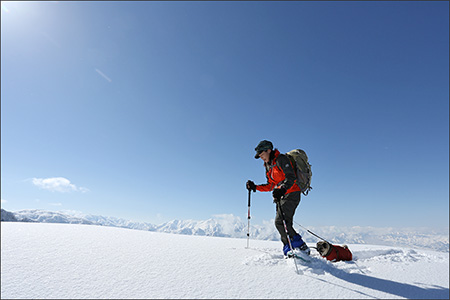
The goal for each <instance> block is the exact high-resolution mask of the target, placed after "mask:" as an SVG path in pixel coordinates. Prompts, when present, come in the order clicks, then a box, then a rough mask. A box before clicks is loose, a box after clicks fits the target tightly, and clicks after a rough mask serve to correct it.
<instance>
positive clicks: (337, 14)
mask: <svg viewBox="0 0 450 300" xmlns="http://www.w3.org/2000/svg"><path fill="white" fill-rule="evenodd" d="M1 22H2V24H1V25H2V26H1V185H2V188H1V198H2V208H4V209H7V210H13V211H14V210H19V209H31V208H40V209H48V210H74V211H81V212H83V213H92V214H101V215H105V216H116V217H122V218H126V219H131V220H136V221H146V222H151V223H161V222H164V221H168V220H172V219H198V220H200V219H207V218H210V217H211V216H213V215H217V214H234V215H236V216H240V217H241V218H242V219H243V220H245V218H246V215H247V190H246V189H245V182H246V181H247V180H248V179H252V180H254V181H255V182H256V183H264V182H265V174H264V169H263V165H262V161H261V160H256V159H254V158H253V156H254V148H255V146H256V145H257V144H258V142H259V141H260V140H263V139H268V140H271V141H272V142H273V143H274V145H275V147H277V148H278V149H279V150H280V151H281V152H287V151H289V150H291V149H294V148H301V149H304V150H305V151H306V152H307V153H308V155H309V158H310V162H311V164H312V168H313V179H312V186H313V190H312V191H311V193H310V194H309V195H308V196H307V197H304V198H303V199H302V202H301V204H300V206H299V208H298V210H297V213H296V217H295V220H296V221H297V222H298V223H300V224H302V225H304V226H307V225H314V226H318V225H336V226H376V227H386V226H393V227H397V226H399V227H419V226H420V227H423V226H426V227H432V228H442V227H448V222H449V84H448V82H449V29H448V28H449V3H448V2H445V1H444V2H433V1H426V2H419V1H409V2H408V1H402V2H389V1H375V2H353V1H349V2H325V1H317V2H314V1H305V2H292V1H287V2H270V1H267V2H266V1H263V2H236V1H230V2H218V1H212V2H153V1H150V2H145V1H137V2H128V1H127V2H119V1H114V2H108V1H104V2H103V1H100V2H81V1H80V2H57V1H52V2H41V3H40V2H28V3H27V2H7V1H6V2H5V1H3V2H2V19H1ZM251 209H252V216H253V219H252V222H255V223H260V222H262V220H270V219H272V218H273V217H274V211H275V209H274V205H273V203H272V199H271V194H270V193H254V194H252V208H251Z"/></svg>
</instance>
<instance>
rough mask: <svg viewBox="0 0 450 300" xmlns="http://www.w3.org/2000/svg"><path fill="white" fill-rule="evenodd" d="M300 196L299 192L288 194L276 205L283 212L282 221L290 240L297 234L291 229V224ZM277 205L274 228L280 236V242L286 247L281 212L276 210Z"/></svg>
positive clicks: (286, 242) (286, 241)
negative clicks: (284, 222)
mask: <svg viewBox="0 0 450 300" xmlns="http://www.w3.org/2000/svg"><path fill="white" fill-rule="evenodd" d="M300 196H301V192H292V193H289V194H287V195H285V196H284V197H283V198H282V199H281V201H280V204H278V205H281V209H282V210H283V213H284V219H285V221H286V227H287V230H288V233H289V236H290V237H291V239H292V238H293V237H294V236H296V235H297V234H298V233H297V232H296V231H295V230H294V228H293V227H292V223H293V220H294V214H295V210H296V209H297V206H298V205H299V203H300ZM278 205H277V215H276V217H275V227H276V228H277V230H278V232H279V233H280V235H281V241H282V242H283V244H284V245H287V244H288V243H289V242H288V239H287V235H286V231H285V229H284V225H283V218H282V216H281V212H280V210H279V208H278Z"/></svg>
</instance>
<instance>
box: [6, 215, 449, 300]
mask: <svg viewBox="0 0 450 300" xmlns="http://www.w3.org/2000/svg"><path fill="white" fill-rule="evenodd" d="M1 230H2V235H1V241H2V244H1V246H2V247H1V297H2V298H8V299H11V298H16V299H17V298H58V299H69V298H70V299H82V298H122V299H125V298H128V299H130V298H133V299H138V298H259V299H261V298H267V299H269V298H270V299H288V298H316V299H317V298H328V299H330V298H357V299H361V298H389V299H392V298H423V299H436V298H442V299H444V298H449V275H448V274H449V254H448V253H443V252H435V251H427V250H414V249H410V248H406V249H403V248H394V247H389V246H372V245H349V247H350V250H352V252H353V255H354V258H355V261H353V262H338V263H331V262H328V261H326V260H324V259H323V258H320V257H319V256H317V252H316V251H315V250H312V254H313V257H312V258H311V259H312V262H311V263H310V264H306V265H302V264H300V263H299V265H298V267H299V269H300V273H301V274H300V275H299V274H296V273H295V267H294V265H293V260H290V259H289V260H286V259H284V258H283V255H282V253H281V243H280V242H273V241H262V240H250V248H249V249H246V248H245V247H246V244H247V241H246V240H245V239H233V238H218V237H206V236H191V235H176V234H167V233H159V232H149V231H139V230H131V229H122V228H114V227H102V226H92V225H73V224H46V223H20V222H18V223H12V222H11V223H10V222H2V224H1ZM310 246H314V245H310Z"/></svg>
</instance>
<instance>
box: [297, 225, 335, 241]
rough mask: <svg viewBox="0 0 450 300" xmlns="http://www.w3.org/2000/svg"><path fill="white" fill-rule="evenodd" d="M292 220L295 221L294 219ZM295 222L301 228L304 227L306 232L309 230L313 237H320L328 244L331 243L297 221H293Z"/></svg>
mask: <svg viewBox="0 0 450 300" xmlns="http://www.w3.org/2000/svg"><path fill="white" fill-rule="evenodd" d="M294 222H295V221H294ZM295 224H297V225H298V226H300V227H301V228H303V229H305V230H306V231H307V232H309V233H310V234H312V235H313V236H315V237H317V238H319V239H321V240H324V241H325V242H327V243H328V244H331V243H330V242H328V241H327V240H326V239H324V238H322V237H320V236H318V235H317V234H315V233H314V232H312V231H311V230H309V229H308V228H306V227H303V226H302V225H300V224H298V223H297V222H295Z"/></svg>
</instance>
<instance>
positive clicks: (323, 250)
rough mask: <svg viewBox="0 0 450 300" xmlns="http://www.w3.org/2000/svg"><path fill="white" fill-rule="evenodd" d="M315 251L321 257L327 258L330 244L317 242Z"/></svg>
mask: <svg viewBox="0 0 450 300" xmlns="http://www.w3.org/2000/svg"><path fill="white" fill-rule="evenodd" d="M317 251H318V252H319V253H320V255H321V256H322V257H327V256H328V255H330V253H331V244H330V243H328V242H326V241H320V242H317Z"/></svg>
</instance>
